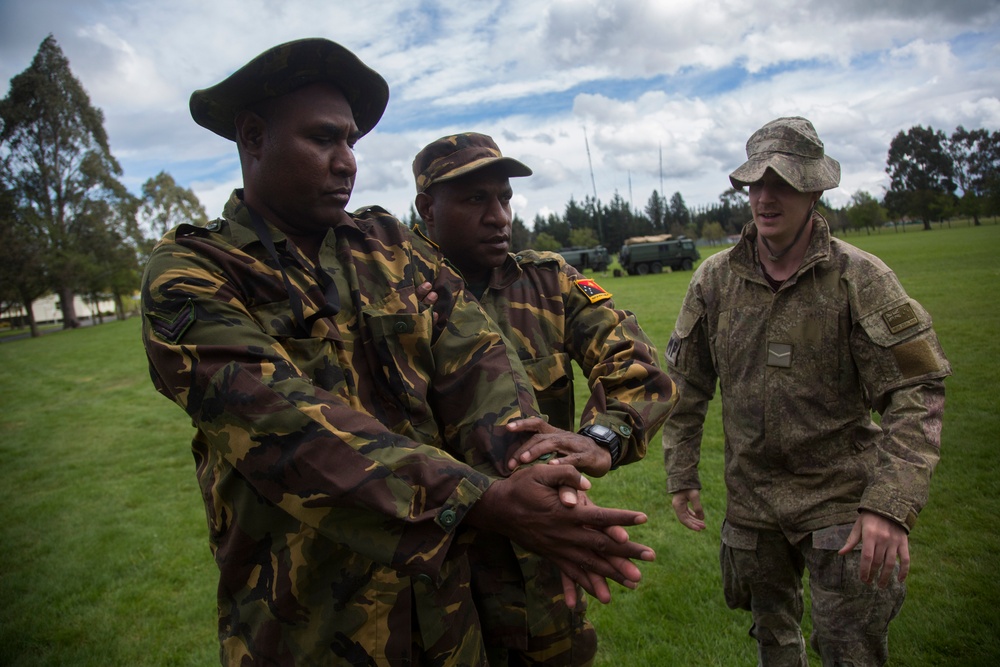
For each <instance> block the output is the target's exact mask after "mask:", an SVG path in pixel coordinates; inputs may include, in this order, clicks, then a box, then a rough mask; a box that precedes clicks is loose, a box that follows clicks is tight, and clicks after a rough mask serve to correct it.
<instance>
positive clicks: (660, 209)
mask: <svg viewBox="0 0 1000 667" xmlns="http://www.w3.org/2000/svg"><path fill="white" fill-rule="evenodd" d="M667 214H668V208H667V202H666V200H665V199H664V198H663V197H662V196H661V195H660V193H659V192H657V191H656V190H653V194H651V195H650V196H649V201H648V202H646V218H647V219H648V220H649V223H650V224H651V225H653V229H655V230H656V231H661V230H665V229H666V228H667Z"/></svg>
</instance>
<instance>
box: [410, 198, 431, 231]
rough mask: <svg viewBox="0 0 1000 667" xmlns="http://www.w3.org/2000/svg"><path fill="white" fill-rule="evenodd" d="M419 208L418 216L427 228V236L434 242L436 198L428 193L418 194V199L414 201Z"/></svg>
mask: <svg viewBox="0 0 1000 667" xmlns="http://www.w3.org/2000/svg"><path fill="white" fill-rule="evenodd" d="M413 203H414V204H415V205H416V207H417V214H418V215H419V216H420V217H421V218H423V220H424V224H425V225H426V226H427V235H428V236H430V237H431V240H432V241H433V240H434V197H432V196H431V195H429V194H427V193H426V192H418V193H417V198H416V199H415V200H413Z"/></svg>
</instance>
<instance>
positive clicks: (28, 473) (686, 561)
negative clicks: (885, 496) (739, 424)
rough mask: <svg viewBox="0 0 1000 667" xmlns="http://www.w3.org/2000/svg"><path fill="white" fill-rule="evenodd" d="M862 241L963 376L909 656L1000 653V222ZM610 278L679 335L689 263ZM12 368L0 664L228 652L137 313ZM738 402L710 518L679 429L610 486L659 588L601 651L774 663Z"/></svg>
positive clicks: (931, 513) (623, 619) (895, 634)
mask: <svg viewBox="0 0 1000 667" xmlns="http://www.w3.org/2000/svg"><path fill="white" fill-rule="evenodd" d="M848 240H849V241H850V242H852V243H855V244H856V245H859V246H861V247H863V248H864V249H866V250H870V251H872V252H874V253H875V254H877V255H879V256H880V257H882V258H883V259H885V260H886V261H887V262H888V263H889V264H890V265H891V266H893V268H894V269H896V272H897V273H898V275H899V277H900V279H901V280H902V282H903V285H904V286H905V287H906V288H907V290H908V291H909V293H910V294H911V295H912V296H913V297H914V298H916V299H917V300H919V301H920V302H921V303H922V304H923V305H924V306H925V307H926V308H927V309H928V310H929V311H930V312H931V314H932V315H933V316H934V319H935V326H936V329H937V331H938V334H939V336H940V338H941V342H942V344H943V346H944V348H945V350H946V352H947V354H948V356H949V359H950V360H951V363H952V366H953V368H954V372H955V374H954V376H953V377H952V378H950V379H949V380H948V383H947V387H948V403H947V407H946V409H945V429H944V436H943V452H942V461H941V464H940V466H939V467H938V470H937V472H936V474H935V478H934V480H933V484H932V488H931V500H930V504H929V505H928V507H927V509H926V510H925V511H924V512H923V514H922V515H921V518H920V521H919V523H918V525H917V528H916V530H915V531H914V532H913V535H912V537H911V551H912V555H913V567H912V571H911V574H910V579H909V596H908V600H907V603H906V604H905V605H904V607H903V610H902V613H901V614H900V616H899V617H898V618H897V619H896V621H895V622H894V623H893V625H892V626H891V634H890V651H891V654H892V659H891V661H890V664H891V665H897V666H902V665H908V666H918V665H961V666H966V665H969V666H975V665H983V666H987V665H995V664H1000V581H998V576H997V574H996V571H997V568H996V563H997V558H998V554H1000V533H998V530H997V519H996V517H997V516H1000V475H998V472H1000V416H998V415H1000V410H998V408H1000V399H998V395H1000V393H998V390H997V387H996V384H997V380H998V375H1000V374H998V372H997V365H998V360H1000V337H998V333H1000V305H998V301H997V297H996V291H997V288H998V286H1000V262H998V260H997V257H998V255H1000V226H997V225H992V224H991V225H984V226H982V227H978V228H973V227H964V226H962V227H960V226H956V227H954V228H951V229H949V228H943V229H938V228H935V229H934V230H933V231H931V232H920V231H916V230H910V231H908V232H907V233H905V234H903V233H899V234H896V233H893V232H891V231H887V232H883V233H882V234H879V235H872V236H851V237H850V238H849V239H848ZM703 252H704V251H703ZM595 277H597V278H598V282H600V283H601V285H602V286H603V287H605V288H606V289H608V290H609V291H611V292H612V293H613V294H614V295H615V299H616V302H617V303H618V304H619V305H621V306H622V307H626V308H629V309H631V310H633V311H635V312H636V313H637V315H638V316H639V319H640V322H641V323H642V325H643V327H644V328H645V329H646V330H647V332H648V333H649V334H650V336H651V337H652V338H653V339H654V341H655V342H656V343H657V345H658V347H659V348H660V349H661V350H662V347H663V345H664V344H665V343H666V340H667V338H668V337H669V335H670V331H671V328H672V324H673V321H674V318H675V316H676V312H677V309H678V307H679V305H680V300H681V298H682V296H683V294H684V291H685V289H686V287H687V282H688V280H689V279H690V274H689V273H673V274H663V275H656V276H652V275H651V276H644V277H623V278H614V277H608V278H602V277H599V276H595ZM0 367H2V368H3V371H2V372H0V405H2V406H3V410H2V413H0V508H2V509H0V511H2V518H0V665H24V666H27V665H102V666H104V665H129V666H133V665H210V664H217V662H218V658H217V655H218V649H217V644H216V640H215V609H214V595H215V592H214V591H215V581H216V570H215V566H214V563H213V562H212V560H211V557H210V554H209V551H208V546H207V540H206V528H205V518H204V511H203V509H202V505H201V500H200V496H199V494H198V488H197V484H196V481H195V476H194V469H193V468H194V466H193V461H192V458H191V455H190V452H189V449H188V441H189V438H190V433H191V428H190V424H189V423H188V422H187V421H186V418H185V416H184V414H183V413H182V412H181V410H180V409H179V408H177V407H176V406H174V405H173V404H171V403H170V402H169V401H167V400H166V399H164V398H162V397H160V396H159V395H157V394H156V393H155V391H154V390H153V388H152V385H151V384H150V382H149V379H148V375H147V373H146V366H145V359H144V357H143V353H142V349H141V346H140V344H139V322H138V320H129V321H126V322H113V323H108V324H104V325H100V326H95V327H87V328H84V329H80V330H77V331H72V332H65V333H61V334H59V335H52V336H43V337H42V338H39V339H33V340H20V341H11V342H5V343H0ZM577 400H578V403H579V404H582V402H583V401H584V400H585V395H584V392H583V391H582V390H581V391H580V392H579V396H578V399H577ZM718 407H719V406H718V404H717V401H716V402H713V406H712V409H711V411H710V413H709V420H708V424H707V427H706V442H705V448H704V452H703V456H702V476H703V482H704V485H705V489H704V491H703V500H704V501H705V503H706V511H707V513H708V523H709V530H707V531H704V532H703V533H700V534H694V533H691V532H690V531H687V530H686V529H684V528H682V527H681V526H680V525H679V524H678V523H677V521H676V519H674V517H673V513H672V511H671V510H670V504H669V500H668V498H667V497H666V494H665V492H664V475H663V469H662V463H661V459H662V457H661V451H660V447H659V439H658V437H657V438H656V439H654V442H653V444H652V446H651V447H650V452H649V456H648V457H647V459H646V460H645V461H643V462H641V463H638V464H635V465H632V466H627V467H625V468H623V469H621V470H619V471H616V472H615V473H614V474H613V475H612V476H610V477H608V478H605V479H603V480H597V482H596V483H595V491H594V495H595V497H596V498H597V499H598V501H599V502H601V503H603V504H607V505H614V506H620V507H630V508H635V509H642V510H644V511H645V512H647V513H648V514H649V517H650V522H649V524H647V525H646V526H642V527H640V528H638V529H635V530H633V531H632V534H633V536H634V538H635V539H637V540H639V541H642V542H644V543H646V544H649V545H651V546H653V547H654V548H655V549H656V551H657V561H656V562H655V563H652V564H644V565H643V566H642V567H643V572H644V581H643V583H642V584H641V585H640V587H639V589H638V590H636V591H626V590H624V589H619V590H616V591H615V597H614V600H613V602H612V604H611V605H609V606H601V605H599V604H597V603H592V606H591V609H592V613H591V616H592V618H593V619H594V622H595V624H596V625H597V627H598V632H599V635H600V641H601V648H600V653H599V655H598V661H597V664H598V665H600V666H612V665H614V666H616V667H617V666H620V665H622V664H629V665H634V666H636V667H642V666H645V665H681V666H688V665H751V664H754V663H755V660H756V655H755V648H754V644H753V641H752V640H751V639H749V638H748V637H747V630H748V628H749V617H748V615H745V614H743V613H740V612H733V611H730V610H728V609H727V608H726V606H725V603H724V602H723V599H722V594H721V584H720V581H719V574H718V562H717V550H718V530H719V526H720V523H721V520H722V515H723V508H724V505H725V490H724V487H723V485H722V478H721V472H722V460H721V456H722V453H721V442H722V434H721V426H720V420H719V410H718ZM813 659H814V664H817V665H818V664H819V662H818V660H816V659H815V656H813Z"/></svg>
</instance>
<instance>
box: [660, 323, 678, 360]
mask: <svg viewBox="0 0 1000 667" xmlns="http://www.w3.org/2000/svg"><path fill="white" fill-rule="evenodd" d="M680 353H681V337H680V336H678V335H677V332H676V331H674V332H673V333H672V334H670V341H669V342H667V349H666V350H664V351H663V357H664V358H665V359H666V360H667V363H668V364H670V365H671V366H676V365H677V357H678V356H680Z"/></svg>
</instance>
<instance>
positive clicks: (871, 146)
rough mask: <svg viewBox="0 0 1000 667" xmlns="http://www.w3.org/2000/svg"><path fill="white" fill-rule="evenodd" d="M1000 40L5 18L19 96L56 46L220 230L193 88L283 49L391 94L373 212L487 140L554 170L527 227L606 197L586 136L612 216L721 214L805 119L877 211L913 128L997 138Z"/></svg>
mask: <svg viewBox="0 0 1000 667" xmlns="http://www.w3.org/2000/svg"><path fill="white" fill-rule="evenodd" d="M998 22H1000V7H998V5H997V3H996V2H995V0H964V1H957V2H950V3H942V2H939V1H938V0H886V1H885V2H871V0H845V1H844V2H841V3H830V2H829V1H828V0H771V1H768V2H763V1H762V0H756V1H751V2H745V1H744V2H737V1H736V0H723V1H718V2H704V1H703V0H702V1H697V2H695V1H692V0H687V1H678V2H669V3H668V2H658V1H656V0H549V1H544V0H511V1H502V0H493V1H492V2H476V3H468V2H465V1H464V0H447V1H428V2H422V3H419V4H413V3H408V2H403V1H402V0H385V1H382V2H375V1H371V2H363V1H360V0H359V1H358V2H354V3H329V2H326V1H324V0H289V1H287V2H284V3H274V2H268V1H267V0H217V1H213V2H210V3H205V2H201V1H200V0H178V1H176V2H169V3H168V2H163V1H157V0H137V1H132V2H124V0H113V1H110V2H103V1H98V0H78V1H77V2H74V3H63V2H57V1H56V0H36V1H35V2H33V3H15V2H6V3H0V77H3V79H4V80H5V81H6V80H9V79H10V77H12V76H14V75H15V74H16V73H18V72H20V71H22V70H23V69H25V68H26V67H27V66H28V65H29V64H30V61H31V58H32V56H33V55H34V53H35V51H36V50H37V48H38V44H39V43H40V42H41V41H42V39H44V37H45V35H46V34H48V33H50V32H51V33H52V34H54V35H55V37H56V39H57V40H58V41H59V44H60V46H61V47H62V48H63V50H64V51H65V53H66V54H67V56H68V57H69V59H70V63H71V66H72V68H73V71H74V73H75V74H76V75H77V77H78V78H79V79H80V80H81V82H82V83H83V85H84V87H85V88H86V89H87V90H88V92H89V93H90V94H91V97H92V101H93V103H94V104H95V105H96V106H98V107H100V108H102V109H103V111H104V113H105V116H106V119H107V129H108V133H109V136H110V139H111V144H112V149H113V150H114V151H115V154H116V156H118V157H119V159H120V160H121V162H122V164H123V166H124V168H125V170H126V181H127V183H128V184H129V186H130V187H133V188H134V189H137V185H136V184H141V183H142V182H143V181H144V180H145V179H146V178H149V177H151V176H153V175H155V174H156V173H157V172H159V171H161V170H165V171H168V172H170V173H171V174H172V175H174V177H175V178H176V179H177V180H178V182H180V183H181V184H183V185H186V186H188V187H191V188H192V189H194V190H195V192H196V193H197V194H198V195H199V197H200V198H201V199H202V201H203V202H204V203H205V206H206V208H207V210H208V212H209V214H210V215H216V214H217V213H218V212H219V211H220V210H221V207H222V205H223V204H224V202H225V200H226V198H227V197H228V194H229V190H230V189H231V188H232V187H233V186H234V185H235V184H238V182H239V168H238V164H237V162H236V159H235V150H234V147H233V145H232V144H231V143H229V142H226V141H224V140H222V139H219V138H217V137H215V136H214V135H211V134H210V133H208V132H205V131H204V130H202V129H201V128H199V127H197V126H196V125H195V124H194V123H193V122H192V121H191V120H190V117H189V115H188V111H187V102H188V97H189V96H190V93H191V91H193V90H194V89H196V88H201V87H204V86H206V85H210V84H212V83H215V82H217V81H218V80H220V79H221V78H222V77H224V76H226V75H227V74H228V73H230V72H232V71H233V70H234V69H236V68H237V67H239V66H240V65H242V64H243V63H244V62H246V61H247V60H248V59H249V58H251V57H253V56H255V55H256V54H258V53H260V52H261V51H262V50H264V49H265V48H267V47H268V46H271V45H273V44H276V43H279V42H281V41H285V40H289V39H295V38H300V37H306V36H327V37H330V38H331V39H334V40H336V41H339V42H341V43H343V44H345V45H346V46H348V47H349V48H351V49H352V50H355V51H356V52H357V53H358V54H359V55H360V56H361V57H362V59H363V60H365V61H366V62H368V63H369V64H370V65H372V66H373V67H375V68H376V69H377V70H379V71H380V73H382V74H383V76H385V78H386V79H387V81H388V82H389V84H390V87H391V90H392V93H391V99H390V106H389V109H388V111H387V113H386V116H385V119H384V121H383V123H382V124H381V125H380V126H379V127H378V128H376V130H375V131H374V132H373V133H372V134H371V135H369V136H368V137H366V138H365V139H364V140H363V141H362V142H361V143H360V144H359V147H358V160H359V167H360V169H361V173H360V174H359V178H358V187H357V190H356V194H355V197H354V199H353V201H354V203H355V204H357V205H358V206H360V205H362V204H369V203H380V204H382V205H384V206H385V207H386V208H388V209H389V210H391V211H393V212H394V213H396V214H398V215H405V214H406V213H407V211H408V209H409V204H410V202H411V201H412V199H413V184H412V174H411V172H410V162H411V160H412V158H413V155H414V154H415V153H416V152H417V151H418V150H419V149H420V148H421V147H422V146H423V145H424V144H426V143H427V142H429V141H431V140H433V139H435V138H437V137H439V136H442V135H444V134H448V133H451V132H458V131H466V130H472V129H475V130H479V131H483V132H486V133H488V134H491V135H493V136H494V137H495V138H496V139H497V141H498V142H499V143H500V146H501V149H502V150H503V151H504V153H505V154H508V155H511V156H513V157H517V158H519V159H522V160H523V161H524V162H526V163H527V164H528V165H529V166H531V167H532V168H533V169H534V170H535V175H534V176H533V177H531V178H526V179H517V180H516V181H515V182H514V187H515V192H516V196H517V199H516V200H515V203H516V207H517V209H518V213H519V214H521V215H522V217H525V218H527V219H528V220H530V219H531V218H533V217H534V215H535V214H536V213H540V212H549V211H554V212H559V213H561V212H562V210H563V208H564V206H565V204H566V201H567V200H568V199H569V198H570V197H571V196H572V197H575V198H576V199H578V200H581V199H583V198H584V197H586V196H588V195H591V194H592V192H593V188H594V186H593V184H592V180H591V167H590V163H588V159H587V153H586V147H585V143H584V127H586V131H587V139H588V141H589V143H590V150H591V160H592V163H593V181H594V182H596V186H597V193H598V196H599V197H600V198H601V199H603V200H604V201H607V200H608V199H610V197H611V196H612V194H613V192H614V191H615V189H617V190H618V191H619V192H620V193H621V194H622V196H624V197H626V198H628V196H629V192H628V191H629V190H630V189H631V191H632V193H633V194H634V204H635V205H636V206H637V207H638V208H642V207H643V206H644V205H645V202H646V200H647V199H648V197H649V194H650V192H651V191H652V190H653V189H657V190H660V189H661V178H662V189H663V190H664V194H665V195H667V196H669V195H670V194H672V193H673V192H678V191H679V192H681V193H682V195H683V197H684V199H685V201H686V202H687V203H688V204H689V205H690V206H697V205H700V204H707V203H711V202H714V201H715V200H716V199H717V197H718V195H719V193H721V192H722V191H723V190H725V189H726V188H727V187H728V185H729V183H728V179H727V175H728V173H729V172H730V171H731V170H732V169H733V168H734V167H735V166H737V165H738V164H739V163H740V162H741V161H742V159H743V158H744V144H745V142H746V139H747V137H748V136H749V134H750V133H751V132H753V130H754V129H756V128H757V127H759V126H760V125H761V124H763V123H764V122H766V121H768V120H770V119H772V118H774V117H777V116H780V115H789V114H795V115H805V116H807V117H809V118H810V119H811V120H813V122H814V123H815V124H816V126H817V129H818V130H819V132H820V135H821V136H822V137H823V139H824V141H825V142H826V145H827V148H828V151H829V152H830V154H831V155H833V156H834V157H837V158H838V159H840V160H841V162H842V163H843V166H844V181H843V184H842V186H841V188H839V189H838V190H837V191H836V192H834V193H831V195H830V198H831V199H832V200H835V203H837V202H836V200H838V199H839V200H842V201H846V198H847V197H849V196H850V194H851V193H853V192H854V191H855V190H857V189H859V188H863V189H867V190H869V191H871V192H873V193H875V194H880V193H881V190H880V188H881V186H882V185H883V184H884V183H885V182H886V181H885V175H884V162H885V154H886V151H887V150H888V145H889V141H891V139H892V137H893V136H894V135H895V134H896V133H897V132H898V131H900V130H905V129H907V128H908V127H910V126H912V125H915V124H923V125H928V124H930V125H933V126H934V127H936V128H940V129H944V130H945V131H946V132H950V131H951V129H952V128H954V127H955V126H957V125H959V124H962V125H964V126H965V127H967V128H974V127H986V128H989V129H1000V71H998V69H997V68H996V66H995V63H996V62H997V61H998V60H1000V27H998ZM661 151H662V156H663V159H662V162H663V166H662V170H661V168H660V155H661ZM630 185H631V187H630ZM543 214H544V213H543Z"/></svg>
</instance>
